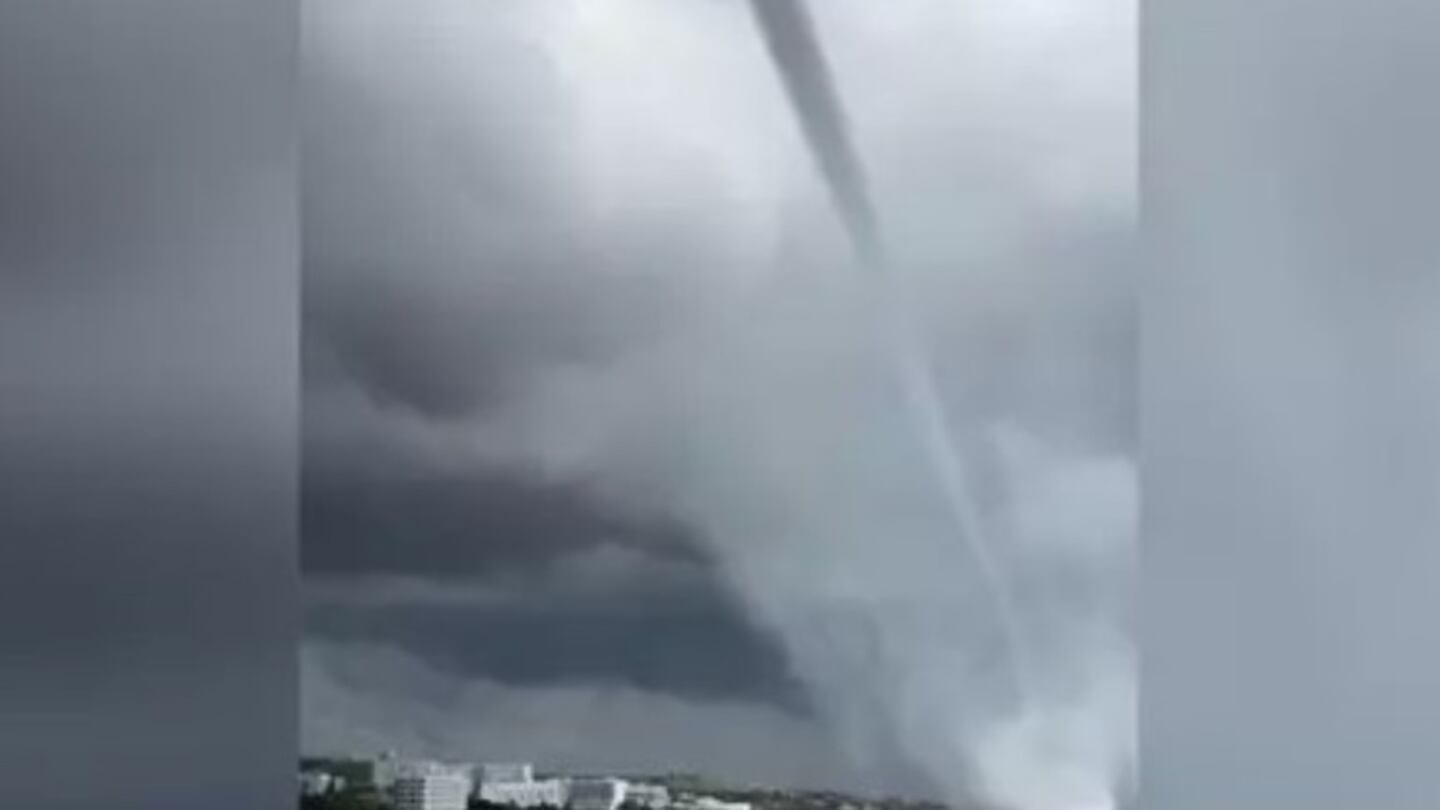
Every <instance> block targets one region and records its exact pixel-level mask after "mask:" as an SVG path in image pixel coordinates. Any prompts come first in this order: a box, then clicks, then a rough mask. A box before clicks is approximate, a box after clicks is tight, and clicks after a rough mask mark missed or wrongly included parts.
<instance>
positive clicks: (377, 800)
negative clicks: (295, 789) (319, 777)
mask: <svg viewBox="0 0 1440 810" xmlns="http://www.w3.org/2000/svg"><path fill="white" fill-rule="evenodd" d="M386 806H387V802H386V801H385V797H384V796H382V795H381V794H380V793H379V792H378V791H376V790H375V789H373V788H356V789H346V790H337V791H331V792H329V793H324V794H321V795H318V796H301V797H300V810H381V808H384V807H386Z"/></svg>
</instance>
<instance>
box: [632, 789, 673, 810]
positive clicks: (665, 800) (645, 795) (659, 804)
mask: <svg viewBox="0 0 1440 810" xmlns="http://www.w3.org/2000/svg"><path fill="white" fill-rule="evenodd" d="M625 801H626V802H627V803H629V804H633V805H636V806H639V807H644V808H648V810H665V808H668V807H669V806H670V804H671V802H670V790H669V789H668V788H666V787H665V786H664V785H646V784H640V783H635V784H631V785H629V786H627V787H626V788H625Z"/></svg>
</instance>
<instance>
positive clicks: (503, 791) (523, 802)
mask: <svg viewBox="0 0 1440 810" xmlns="http://www.w3.org/2000/svg"><path fill="white" fill-rule="evenodd" d="M568 787H569V786H568V785H567V784H566V783H565V782H564V781H563V780H560V779H536V780H531V781H528V782H487V781H481V782H480V798H481V799H482V800H484V801H487V802H492V803H494V804H506V805H512V806H514V807H520V808H530V807H546V806H548V807H564V806H565V805H566V803H568V802H569V800H570V791H569V790H568V789H567V788H568Z"/></svg>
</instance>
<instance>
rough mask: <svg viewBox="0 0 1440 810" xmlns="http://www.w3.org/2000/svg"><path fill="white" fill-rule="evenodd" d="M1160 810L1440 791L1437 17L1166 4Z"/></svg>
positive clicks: (1413, 7)
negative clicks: (1437, 764) (1435, 79)
mask: <svg viewBox="0 0 1440 810" xmlns="http://www.w3.org/2000/svg"><path fill="white" fill-rule="evenodd" d="M1141 39H1142V42H1141V47H1142V82H1143V91H1142V112H1143V118H1142V120H1143V124H1142V126H1143V131H1142V133H1141V135H1142V155H1143V157H1142V164H1143V165H1142V177H1143V180H1142V183H1143V194H1142V196H1143V200H1142V206H1143V219H1144V239H1145V250H1146V252H1147V254H1148V256H1147V258H1148V267H1147V269H1146V273H1147V275H1146V282H1145V283H1146V285H1147V288H1146V295H1145V299H1144V313H1143V318H1144V323H1143V331H1142V353H1143V361H1142V366H1143V373H1142V387H1141V412H1142V421H1143V430H1142V441H1143V448H1144V449H1143V457H1144V461H1143V472H1142V482H1143V483H1142V487H1143V499H1144V501H1143V503H1144V517H1143V520H1142V526H1143V529H1142V545H1141V548H1142V563H1143V564H1142V569H1143V572H1144V573H1143V581H1142V600H1141V610H1142V615H1141V623H1142V626H1143V628H1144V629H1143V631H1142V639H1141V640H1142V645H1143V646H1142V649H1143V665H1142V675H1141V695H1142V696H1141V707H1140V717H1141V748H1142V757H1141V764H1140V768H1141V774H1142V776H1141V778H1142V783H1143V786H1142V802H1141V803H1140V806H1142V807H1144V808H1145V810H1221V809H1222V808H1223V810H1252V809H1254V810H1259V808H1265V810H1290V809H1291V808H1294V809H1295V810H1299V808H1306V810H1325V809H1327V808H1335V810H1340V809H1341V808H1346V809H1347V810H1353V809H1354V808H1362V807H1363V808H1374V809H1375V810H1381V808H1385V810H1399V809H1400V808H1406V809H1407V810H1408V809H1410V808H1416V809H1418V808H1426V807H1434V806H1435V804H1436V801H1440V768H1437V767H1435V766H1436V763H1440V699H1437V694H1440V693H1437V690H1440V629H1437V628H1440V624H1437V619H1436V617H1437V616H1440V588H1437V587H1436V584H1437V580H1440V329H1437V325H1440V307H1437V304H1440V296H1437V291H1440V283H1437V270H1440V262H1437V259H1440V252H1437V249H1436V244H1437V243H1436V237H1437V227H1436V226H1437V225H1440V220H1437V213H1440V208H1437V205H1436V195H1437V189H1440V184H1437V180H1440V172H1437V161H1436V158H1435V153H1434V150H1435V148H1436V144H1440V115H1437V103H1436V98H1437V97H1436V93H1435V90H1434V85H1433V82H1434V78H1435V77H1436V76H1440V5H1436V4H1434V3H1425V2H1414V1H1405V0H1374V1H1373V2H1371V1H1367V2H1338V0H1308V1H1303V0H1285V1H1283V2H1277V1H1276V0H1258V1H1257V0H1244V1H1243V2H1242V1H1240V0H1203V1H1202V0H1189V1H1188V2H1171V1H1169V0H1158V1H1155V0H1152V2H1148V3H1145V4H1144V11H1143V20H1142V34H1141Z"/></svg>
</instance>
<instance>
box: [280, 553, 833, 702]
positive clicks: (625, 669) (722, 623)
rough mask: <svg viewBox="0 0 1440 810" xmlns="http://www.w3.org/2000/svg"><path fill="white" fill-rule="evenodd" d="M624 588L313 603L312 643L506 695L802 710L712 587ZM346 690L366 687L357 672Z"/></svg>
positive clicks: (762, 648) (777, 652) (795, 686)
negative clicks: (607, 594)
mask: <svg viewBox="0 0 1440 810" xmlns="http://www.w3.org/2000/svg"><path fill="white" fill-rule="evenodd" d="M699 585H700V586H699V587H698V588H690V589H687V590H686V591H685V592H677V591H676V590H675V589H674V588H673V587H669V586H667V585H666V583H664V582H661V581H653V582H647V581H644V580H641V581H636V582H632V583H629V584H628V585H627V588H626V590H625V591H624V592H623V593H621V594H618V595H617V597H618V598H610V599H604V600H599V601H598V602H597V600H594V599H586V598H577V597H576V596H575V595H574V594H570V593H567V592H566V590H565V587H564V585H563V583H562V584H559V585H557V586H556V587H555V589H553V590H548V591H546V592H544V593H543V595H541V596H540V597H539V598H535V599H506V600H498V601H486V600H477V601H475V602H465V601H450V602H431V603H413V602H412V603H409V604H405V603H387V604H377V605H369V606H363V605H355V604H334V603H328V604H327V603H324V602H319V603H317V604H313V605H312V606H311V607H310V608H309V609H308V610H307V617H306V634H307V635H308V636H309V637H311V638H313V639H315V640H324V641H333V642H365V643H369V644H379V645H384V646H389V647H393V648H395V649H398V650H402V651H404V652H406V653H408V654H410V655H412V656H414V657H415V658H417V659H418V660H420V661H421V662H422V663H423V664H424V665H426V666H427V667H428V668H430V669H431V670H433V671H436V672H439V673H441V674H444V675H447V676H452V677H456V678H459V679H461V680H471V681H491V682H497V683H501V684H505V685H509V686H523V687H532V688H538V687H553V686H599V687H606V686H624V687H629V688H633V689H639V690H643V691H646V692H653V693H661V694H668V695H672V696H675V697H679V698H682V699H688V700H740V701H747V702H755V703H762V704H768V705H773V706H776V707H779V708H783V709H786V710H790V711H797V712H803V711H804V710H805V709H804V697H803V691H802V690H801V688H800V685H799V683H798V682H796V681H795V680H794V679H793V678H791V676H790V675H789V673H788V671H787V667H786V661H785V656H784V654H783V652H782V651H781V649H780V647H779V646H778V644H777V643H776V642H775V640H774V639H772V638H770V637H769V636H767V635H765V634H763V633H761V632H759V631H758V630H756V629H755V628H754V627H753V626H752V625H750V623H749V622H748V621H747V620H746V619H745V616H744V613H743V610H742V608H741V607H740V606H739V605H736V604H733V603H732V601H731V600H730V598H729V597H728V596H727V595H725V594H724V593H722V592H720V591H719V590H718V589H716V588H714V587H713V586H711V587H706V586H705V583H704V582H703V581H702V582H701V583H700V584H699ZM354 677H356V678H359V679H360V680H359V681H358V682H356V683H352V684H351V685H352V686H357V687H363V686H364V685H365V681H364V676H363V673H357V674H356V675H355V676H354Z"/></svg>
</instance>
